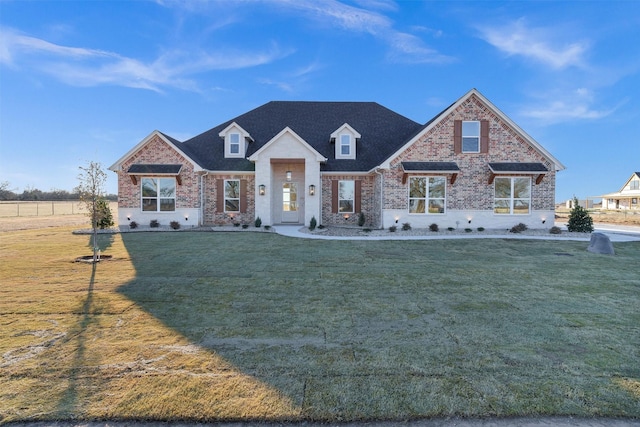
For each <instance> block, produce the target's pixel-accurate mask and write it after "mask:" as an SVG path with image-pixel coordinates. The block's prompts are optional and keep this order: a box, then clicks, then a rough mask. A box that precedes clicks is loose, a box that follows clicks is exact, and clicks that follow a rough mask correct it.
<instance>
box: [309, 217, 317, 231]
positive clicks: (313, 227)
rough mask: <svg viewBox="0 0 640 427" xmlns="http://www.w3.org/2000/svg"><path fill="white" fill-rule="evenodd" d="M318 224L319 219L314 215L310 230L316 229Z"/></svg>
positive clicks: (310, 222)
mask: <svg viewBox="0 0 640 427" xmlns="http://www.w3.org/2000/svg"><path fill="white" fill-rule="evenodd" d="M316 225H318V221H316V217H315V216H312V217H311V221H309V230H311V231H313V230H315V229H316Z"/></svg>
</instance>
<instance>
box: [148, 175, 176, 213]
mask: <svg viewBox="0 0 640 427" xmlns="http://www.w3.org/2000/svg"><path fill="white" fill-rule="evenodd" d="M141 183H142V210H143V211H145V212H173V211H175V210H176V179H175V178H142V181H141Z"/></svg>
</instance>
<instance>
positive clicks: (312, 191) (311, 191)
mask: <svg viewBox="0 0 640 427" xmlns="http://www.w3.org/2000/svg"><path fill="white" fill-rule="evenodd" d="M309 195H310V196H315V195H316V186H315V185H313V184H311V185H310V186H309Z"/></svg>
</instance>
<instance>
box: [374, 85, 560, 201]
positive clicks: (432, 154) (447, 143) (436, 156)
mask: <svg viewBox="0 0 640 427" xmlns="http://www.w3.org/2000/svg"><path fill="white" fill-rule="evenodd" d="M454 120H488V121H489V151H488V153H473V154H470V153H461V154H455V153H454V148H453V123H454ZM403 161H443V162H456V163H457V164H458V167H459V168H460V173H459V174H458V176H457V179H456V181H455V183H454V184H453V185H451V184H450V180H449V179H447V190H446V191H447V194H446V197H447V207H446V208H447V209H452V210H464V209H471V210H490V211H491V210H493V203H494V186H493V184H489V179H490V170H489V165H488V164H489V163H490V162H540V163H542V164H544V165H545V166H546V167H547V168H548V169H549V171H550V172H549V173H547V175H546V176H545V177H544V179H543V180H542V182H541V183H540V184H538V185H536V184H535V176H533V179H532V186H531V191H532V194H531V209H532V210H545V209H553V208H554V204H555V200H554V199H555V170H554V168H555V167H554V165H553V164H552V163H551V162H550V161H549V159H547V158H546V157H544V156H543V155H542V153H540V152H539V151H537V150H536V149H535V148H533V147H532V146H530V145H529V144H528V143H527V142H525V140H524V139H522V138H521V137H520V136H519V135H517V134H516V133H515V132H514V131H513V130H512V129H511V128H510V126H509V125H508V124H507V123H506V122H504V121H503V120H501V119H500V118H499V117H498V116H496V115H495V114H493V113H492V112H491V110H489V109H488V108H487V107H486V106H485V105H484V104H483V103H482V102H481V101H480V100H479V99H478V98H476V97H475V96H471V97H470V98H469V99H468V100H467V101H466V102H464V103H463V104H461V105H460V106H459V107H458V108H457V109H456V110H454V111H452V112H451V113H450V114H449V115H447V116H445V117H443V118H441V119H440V121H439V123H438V124H437V125H436V126H435V127H434V128H433V129H431V130H430V131H429V132H428V133H427V134H425V135H424V136H423V137H422V138H421V139H420V140H419V141H417V142H416V143H415V144H413V145H412V146H411V147H409V148H408V149H407V150H406V151H405V152H403V153H402V154H401V155H400V156H398V158H396V159H394V160H393V161H392V162H391V170H390V171H389V172H388V173H387V174H386V175H385V180H384V188H385V199H384V209H408V193H407V191H408V190H407V185H408V183H405V184H403V183H402V175H403V171H402V165H401V162H403Z"/></svg>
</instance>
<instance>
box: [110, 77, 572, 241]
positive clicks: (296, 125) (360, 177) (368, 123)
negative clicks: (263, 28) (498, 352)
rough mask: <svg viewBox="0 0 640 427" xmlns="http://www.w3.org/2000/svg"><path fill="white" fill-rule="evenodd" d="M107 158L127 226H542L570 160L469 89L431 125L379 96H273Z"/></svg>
mask: <svg viewBox="0 0 640 427" xmlns="http://www.w3.org/2000/svg"><path fill="white" fill-rule="evenodd" d="M109 169H110V170H112V171H114V172H116V173H117V174H118V203H119V209H118V215H119V218H118V221H119V223H120V224H123V225H124V224H127V223H128V221H134V220H135V221H136V222H137V223H139V224H147V223H149V221H150V220H153V219H155V220H158V221H159V222H160V224H164V225H167V224H169V222H170V221H178V222H180V223H181V224H182V225H183V226H188V225H216V224H217V225H223V224H231V223H253V221H254V220H255V219H256V218H257V217H260V219H261V222H262V224H263V225H274V224H299V225H303V224H304V225H308V224H309V223H310V221H311V219H312V218H315V219H316V221H317V223H318V224H324V225H356V224H357V223H358V220H359V218H360V214H361V213H362V215H364V218H365V224H366V226H367V227H376V228H387V227H389V226H391V225H395V224H403V223H410V224H411V226H412V227H425V228H426V227H428V226H429V225H430V224H433V223H436V224H438V225H439V226H440V227H444V228H446V227H486V228H490V227H491V228H497V227H500V228H502V227H511V226H513V225H515V224H517V223H520V222H522V223H525V224H527V225H528V226H529V227H530V228H541V227H545V226H544V223H545V221H546V220H547V219H553V218H554V201H555V183H556V172H557V171H560V170H562V169H564V166H563V165H562V164H561V163H560V161H558V160H557V159H556V158H555V157H554V156H553V155H551V154H550V153H549V152H548V151H547V150H546V149H545V148H544V147H543V146H542V145H540V144H539V143H538V142H536V141H535V140H534V139H533V138H532V137H530V136H529V135H528V134H527V133H526V132H524V131H523V130H522V129H521V128H520V127H519V126H518V125H516V124H515V123H514V122H513V121H512V120H511V119H510V118H508V117H507V116H506V115H505V114H504V113H502V112H501V111H500V110H499V109H498V108H496V107H495V106H494V105H493V104H492V103H491V102H490V101H489V100H488V99H486V98H485V97H484V96H483V95H482V94H480V93H479V92H478V91H477V90H476V89H472V90H471V91H469V92H468V93H466V94H465V95H464V96H463V97H461V98H460V99H458V100H457V101H455V102H454V103H453V104H451V105H450V106H449V107H447V108H446V109H445V110H444V111H442V112H441V113H439V114H438V115H436V116H435V117H434V118H432V119H431V120H429V121H427V122H426V123H425V124H420V123H417V122H414V121H413V120H410V119H408V118H406V117H404V116H402V115H400V114H398V113H396V112H394V111H391V110H389V109H387V108H385V107H383V106H381V105H379V104H377V103H374V102H299V101H291V102H269V103H267V104H264V105H262V106H260V107H258V108H256V109H254V110H251V111H249V112H247V113H244V114H242V115H240V116H237V117H234V118H232V119H230V120H228V121H226V122H224V123H221V124H219V125H217V126H216V127H214V128H212V129H210V130H207V131H205V132H204V133H202V134H200V135H197V136H195V137H193V138H191V139H188V140H186V141H183V142H181V141H178V140H176V139H174V138H172V137H170V136H168V135H166V134H164V133H161V132H159V131H154V132H152V133H151V134H150V135H149V136H147V137H146V138H144V139H143V140H142V141H141V142H140V143H139V144H137V145H136V146H135V147H133V148H132V149H131V150H130V151H129V152H127V153H126V154H125V155H124V156H122V157H121V158H120V159H119V160H118V161H116V162H115V163H114V164H113V165H112V166H111V167H110V168H109ZM551 223H552V222H551ZM547 226H548V224H547Z"/></svg>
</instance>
